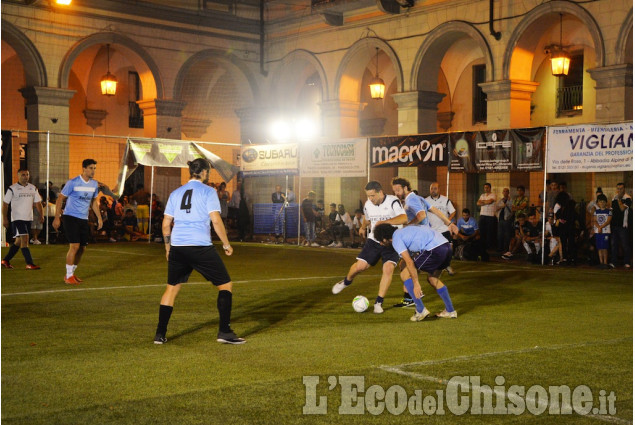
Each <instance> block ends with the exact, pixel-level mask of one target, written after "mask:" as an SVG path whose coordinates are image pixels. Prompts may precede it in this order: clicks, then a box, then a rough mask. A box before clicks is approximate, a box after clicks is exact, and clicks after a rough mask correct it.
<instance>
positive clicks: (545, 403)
mask: <svg viewBox="0 0 635 425" xmlns="http://www.w3.org/2000/svg"><path fill="white" fill-rule="evenodd" d="M630 339H631V338H620V339H610V340H604V341H591V342H582V343H577V344H563V345H552V346H545V347H539V346H536V347H529V348H523V349H519V350H506V351H494V352H489V353H481V354H475V355H471V356H457V357H451V358H447V359H438V360H427V361H421V362H412V363H402V364H399V365H394V366H383V365H382V366H379V369H381V370H384V371H386V372H391V373H396V374H398V375H403V376H407V377H409V378H412V379H417V380H420V381H428V382H432V383H435V384H441V385H446V386H448V385H454V386H459V385H460V384H459V383H457V382H450V381H448V380H447V379H443V378H438V377H435V376H428V375H422V374H420V373H416V372H409V371H407V370H403V369H404V368H406V367H411V366H430V365H437V364H443V363H452V362H460V361H466V360H478V359H485V358H488V357H497V356H502V355H508V354H522V353H531V352H537V351H545V350H562V349H566V348H576V347H585V346H589V345H603V344H615V343H618V342H623V341H628V340H630ZM470 387H471V388H472V389H473V390H476V391H478V392H480V393H483V394H485V393H490V394H495V395H497V396H499V397H501V398H504V399H508V393H507V392H506V391H503V390H500V389H496V388H495V389H494V390H492V388H491V387H490V386H485V387H481V386H479V385H470ZM537 406H540V407H541V408H544V409H545V410H546V409H547V408H549V406H550V403H549V399H548V398H547V399H545V398H538V400H537ZM569 407H571V406H569V405H567V404H564V403H563V405H562V406H560V408H561V409H565V408H569ZM585 416H588V417H590V418H593V419H597V420H600V421H603V422H609V423H615V424H625V425H631V424H632V422H631V421H628V420H626V419H622V418H618V417H615V416H609V415H597V414H589V415H585Z"/></svg>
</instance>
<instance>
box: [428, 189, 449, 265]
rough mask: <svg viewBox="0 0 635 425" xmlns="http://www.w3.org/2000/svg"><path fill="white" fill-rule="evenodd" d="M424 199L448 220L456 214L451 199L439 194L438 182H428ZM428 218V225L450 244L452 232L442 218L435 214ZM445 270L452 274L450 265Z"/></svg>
mask: <svg viewBox="0 0 635 425" xmlns="http://www.w3.org/2000/svg"><path fill="white" fill-rule="evenodd" d="M425 200H426V201H427V202H428V204H430V206H431V207H435V208H436V209H438V210H439V211H441V212H442V213H443V215H445V216H446V217H447V218H448V219H449V220H450V221H452V220H453V219H454V216H456V209H455V208H454V205H452V201H450V200H449V199H448V198H447V197H446V196H443V195H441V194H439V183H437V182H433V183H430V196H428V197H427V198H425ZM428 218H429V220H430V227H432V228H433V229H434V230H436V231H437V232H439V233H441V234H442V235H443V236H445V238H446V239H447V240H448V242H450V244H452V233H451V232H450V228H449V227H448V226H446V224H445V223H444V222H443V220H441V218H440V217H437V216H436V215H430V216H429V217H428ZM447 271H448V274H449V275H450V276H453V275H454V270H452V267H451V266H448V268H447Z"/></svg>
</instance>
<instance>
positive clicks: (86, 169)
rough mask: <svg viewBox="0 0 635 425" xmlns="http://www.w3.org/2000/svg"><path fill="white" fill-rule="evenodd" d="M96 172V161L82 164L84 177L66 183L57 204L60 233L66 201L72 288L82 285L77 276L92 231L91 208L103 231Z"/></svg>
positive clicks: (67, 279)
mask: <svg viewBox="0 0 635 425" xmlns="http://www.w3.org/2000/svg"><path fill="white" fill-rule="evenodd" d="M95 170H97V161H95V160H94V159H85V160H84V161H82V174H81V175H79V176H77V177H75V178H74V179H71V180H69V181H68V182H66V184H65V185H64V189H62V192H60V194H59V196H58V197H57V202H56V204H55V219H54V220H53V228H54V229H55V230H57V229H59V227H60V224H61V222H60V216H61V215H62V205H63V204H64V201H65V200H66V206H65V207H64V210H63V211H64V216H63V220H64V233H65V235H66V239H68V245H69V247H68V252H67V253H66V276H64V282H66V283H68V284H69V285H79V284H80V283H82V282H83V280H82V279H80V278H78V277H77V276H75V270H77V266H78V265H79V262H80V260H81V259H82V255H84V251H85V250H86V246H87V245H88V239H89V238H90V228H89V227H88V210H89V208H92V209H93V212H94V213H95V215H96V216H97V230H99V229H101V226H102V225H103V222H102V219H101V212H100V211H99V202H97V194H98V193H99V188H98V183H97V180H93V177H95Z"/></svg>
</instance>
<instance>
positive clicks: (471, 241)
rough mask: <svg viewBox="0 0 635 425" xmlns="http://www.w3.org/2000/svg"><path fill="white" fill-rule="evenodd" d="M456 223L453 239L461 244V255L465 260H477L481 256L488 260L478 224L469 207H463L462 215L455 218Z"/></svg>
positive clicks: (483, 259) (482, 258)
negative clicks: (457, 230)
mask: <svg viewBox="0 0 635 425" xmlns="http://www.w3.org/2000/svg"><path fill="white" fill-rule="evenodd" d="M456 225H457V227H458V228H459V233H457V234H456V235H455V241H456V242H457V244H458V245H463V248H462V252H463V257H464V258H465V259H467V260H477V259H478V257H481V260H482V261H489V254H488V253H487V251H486V250H485V247H484V246H483V238H482V236H481V233H480V231H479V226H478V224H477V223H476V220H475V219H474V217H472V216H471V213H470V210H469V209H467V208H464V209H463V211H462V216H461V217H460V218H459V219H458V220H457V223H456Z"/></svg>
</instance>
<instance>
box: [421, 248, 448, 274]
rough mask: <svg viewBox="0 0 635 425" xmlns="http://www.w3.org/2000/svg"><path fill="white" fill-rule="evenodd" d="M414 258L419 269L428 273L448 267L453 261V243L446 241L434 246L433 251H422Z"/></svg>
mask: <svg viewBox="0 0 635 425" xmlns="http://www.w3.org/2000/svg"><path fill="white" fill-rule="evenodd" d="M413 260H414V263H415V267H416V268H417V269H419V270H422V271H424V272H427V273H434V272H435V271H437V270H443V269H446V268H447V267H448V266H449V265H450V261H452V245H450V243H449V242H446V243H444V244H443V245H439V246H437V247H436V248H432V251H422V252H420V253H419V255H417V256H415V257H414V258H413Z"/></svg>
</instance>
